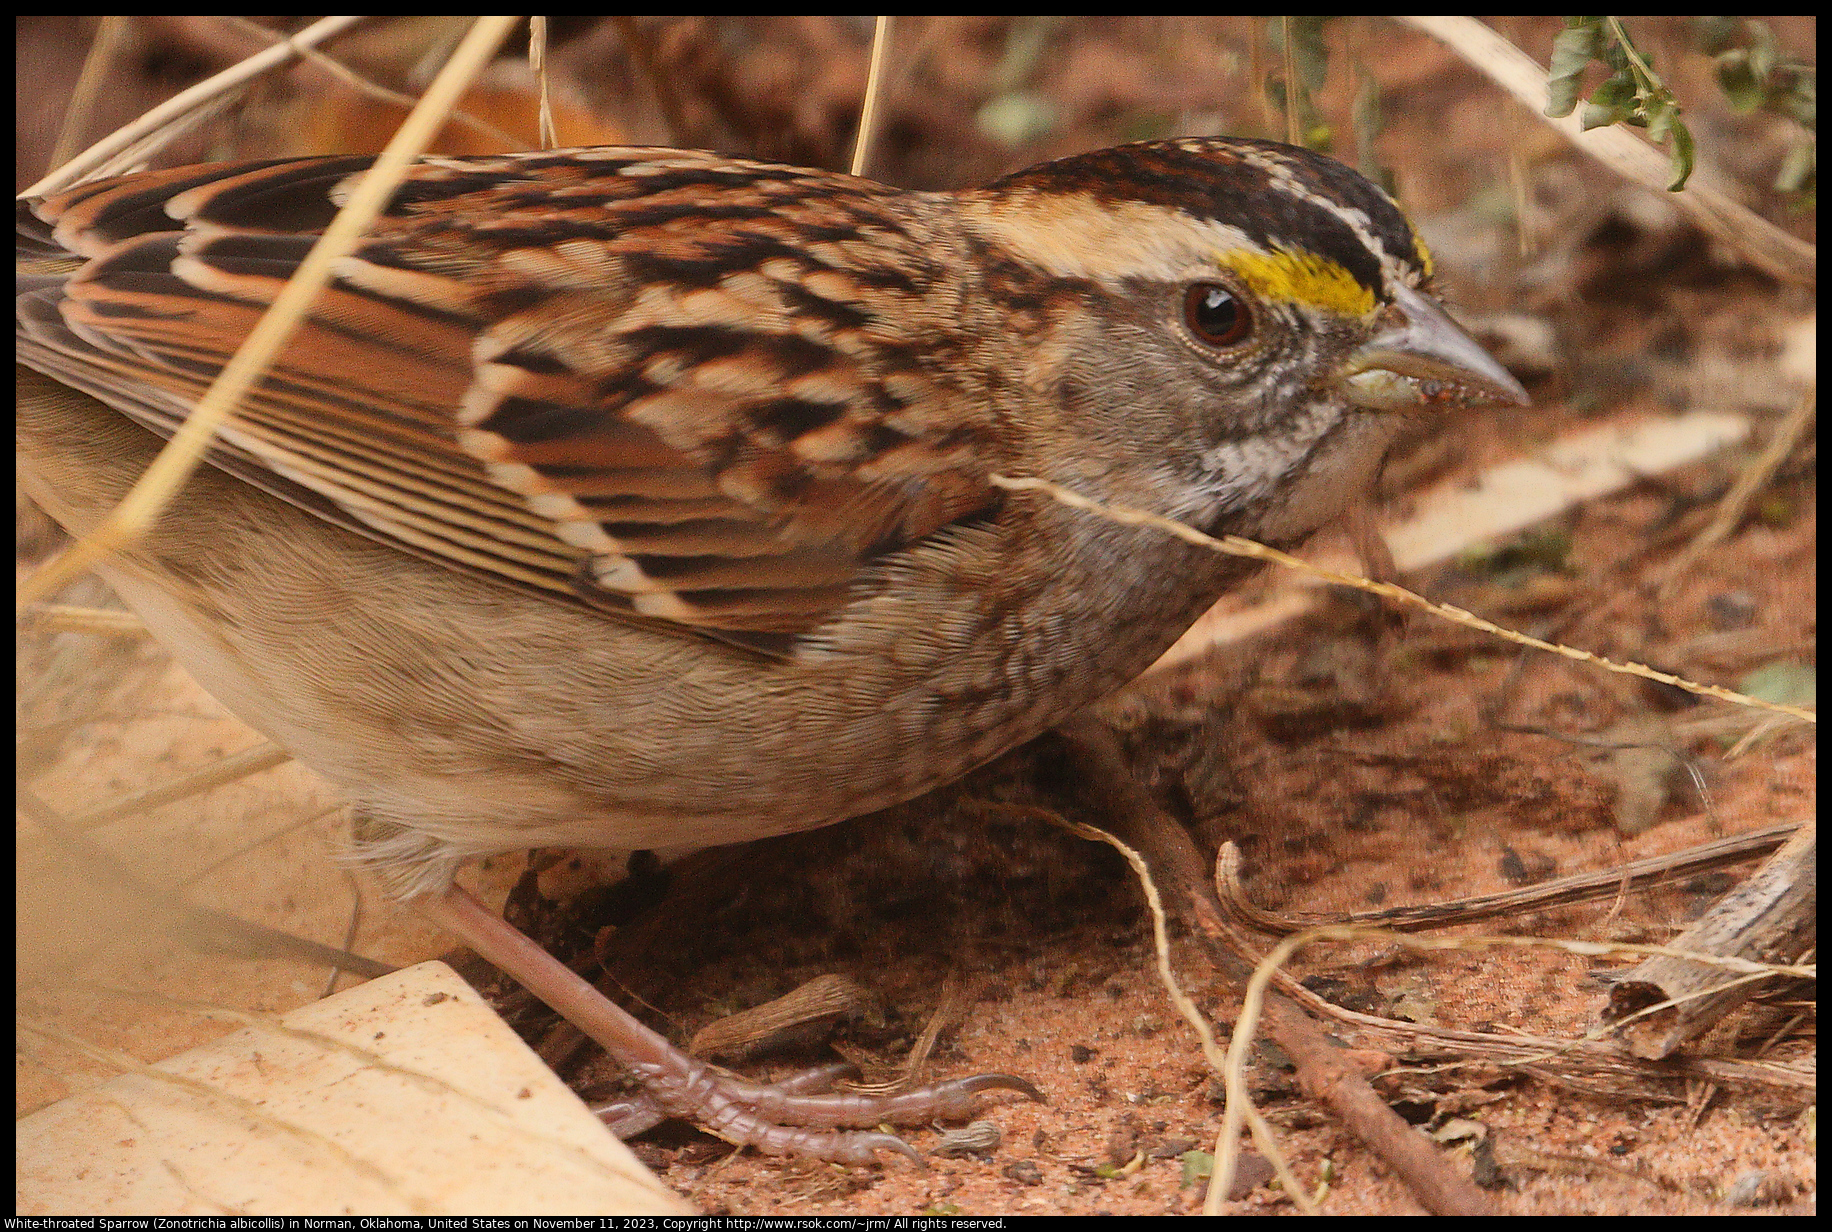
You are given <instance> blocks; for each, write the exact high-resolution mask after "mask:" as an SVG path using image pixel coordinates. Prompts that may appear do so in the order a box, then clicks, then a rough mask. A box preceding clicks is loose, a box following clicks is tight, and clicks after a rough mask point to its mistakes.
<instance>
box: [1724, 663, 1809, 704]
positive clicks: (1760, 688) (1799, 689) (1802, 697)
mask: <svg viewBox="0 0 1832 1232" xmlns="http://www.w3.org/2000/svg"><path fill="white" fill-rule="evenodd" d="M1817 677H1818V673H1817V671H1816V669H1815V668H1813V667H1811V666H1809V665H1808V664H1805V663H1801V662H1799V661H1797V660H1793V659H1784V660H1782V661H1781V662H1778V663H1765V664H1763V665H1762V666H1761V667H1758V668H1757V669H1756V670H1755V671H1753V672H1750V673H1749V674H1748V675H1747V676H1745V677H1743V679H1741V680H1739V681H1737V692H1739V693H1747V694H1749V696H1751V697H1755V698H1760V699H1761V700H1763V701H1765V702H1776V703H1778V704H1780V705H1783V706H1811V705H1813V704H1814V701H1815V697H1816V694H1817V691H1818V685H1817Z"/></svg>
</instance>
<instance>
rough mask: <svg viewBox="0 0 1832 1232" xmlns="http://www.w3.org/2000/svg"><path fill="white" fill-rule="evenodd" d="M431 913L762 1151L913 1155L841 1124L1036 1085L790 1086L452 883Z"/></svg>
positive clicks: (694, 1112)
mask: <svg viewBox="0 0 1832 1232" xmlns="http://www.w3.org/2000/svg"><path fill="white" fill-rule="evenodd" d="M419 906H420V908H421V910H422V911H423V912H425V914H426V915H427V916H428V917H429V918H430V919H432V920H433V921H434V922H436V923H438V924H440V925H441V926H443V927H444V928H446V929H448V930H449V931H451V932H453V933H455V934H457V935H458V937H459V938H461V939H462V940H463V941H464V942H465V944H466V945H468V946H470V947H471V948H472V949H473V950H475V951H476V952H477V953H478V954H479V955H481V956H482V957H483V958H484V959H485V960H487V961H488V962H490V963H491V964H492V965H494V966H496V967H497V968H498V969H500V970H501V971H502V972H503V973H504V974H506V975H508V976H510V977H512V978H513V979H515V980H516V981H517V982H518V983H520V984H521V985H522V987H524V988H526V989H527V990H528V991H529V992H531V993H533V994H534V995H535V996H537V997H539V998H540V999H541V1000H542V1001H545V1002H546V1003H547V1004H548V1005H549V1006H551V1007H552V1008H553V1009H554V1010H555V1011H557V1012H558V1013H559V1014H561V1015H562V1016H563V1017H565V1018H566V1019H567V1020H568V1021H569V1022H571V1023H572V1024H573V1025H574V1026H576V1027H578V1028H579V1029H580V1030H581V1031H583V1032H585V1033H586V1034H587V1035H589V1036H591V1037H592V1038H593V1039H595V1040H597V1041H598V1043H599V1044H601V1045H603V1047H604V1050H605V1051H606V1052H608V1053H610V1055H611V1056H612V1058H614V1059H615V1060H616V1061H617V1063H618V1064H620V1065H622V1066H624V1067H625V1068H626V1069H628V1070H629V1071H630V1072H631V1073H633V1074H634V1075H636V1078H637V1080H638V1081H640V1082H641V1083H642V1085H643V1087H644V1089H645V1090H646V1091H647V1092H648V1094H649V1095H650V1097H651V1098H653V1099H654V1101H655V1103H656V1104H657V1106H659V1107H660V1108H661V1109H662V1110H663V1111H664V1112H666V1113H668V1115H670V1116H676V1117H680V1118H682V1119H684V1120H688V1121H691V1122H693V1123H694V1124H696V1125H698V1126H699V1127H701V1128H702V1129H704V1130H706V1131H707V1132H708V1133H712V1134H716V1135H717V1136H719V1137H721V1138H724V1139H725V1140H726V1141H728V1142H735V1143H737V1144H739V1145H741V1146H753V1147H756V1148H757V1149H758V1150H759V1151H762V1152H763V1153H764V1154H766V1155H799V1156H804V1157H811V1158H815V1159H824V1160H829V1161H832V1162H834V1163H847V1164H863V1163H870V1162H871V1161H872V1159H873V1158H874V1156H875V1153H876V1152H878V1151H881V1150H885V1151H898V1152H900V1153H902V1154H905V1155H908V1156H909V1157H910V1158H911V1159H914V1160H916V1161H917V1162H918V1163H921V1162H922V1157H921V1156H919V1155H918V1154H917V1153H916V1151H915V1149H914V1148H912V1147H911V1146H910V1145H909V1144H908V1143H906V1142H904V1141H903V1140H902V1139H901V1138H897V1137H894V1136H892V1135H890V1134H885V1133H875V1132H861V1131H859V1130H857V1129H848V1128H843V1127H848V1126H863V1125H878V1124H882V1123H886V1122H888V1123H890V1124H893V1125H913V1124H921V1123H923V1122H926V1121H932V1120H936V1119H939V1118H944V1117H962V1116H967V1115H970V1114H971V1113H972V1112H973V1110H974V1107H975V1096H977V1095H978V1094H979V1093H980V1092H982V1091H990V1090H998V1089H1005V1090H1012V1091H1022V1092H1023V1093H1024V1094H1026V1095H1028V1096H1030V1097H1031V1098H1032V1099H1035V1100H1038V1101H1041V1100H1042V1099H1043V1096H1042V1094H1041V1093H1040V1092H1039V1091H1038V1090H1037V1089H1036V1088H1035V1087H1033V1086H1032V1085H1031V1084H1030V1083H1028V1082H1026V1081H1024V1079H1022V1078H1016V1077H1013V1076H1012V1075H1009V1074H976V1075H974V1076H973V1077H971V1078H957V1079H954V1080H952V1081H950V1082H943V1083H938V1084H936V1085H935V1086H931V1087H924V1088H922V1089H920V1090H916V1091H905V1092H903V1093H901V1094H897V1095H885V1096H868V1095H851V1094H824V1095H809V1094H799V1093H797V1092H796V1091H795V1090H793V1089H792V1088H791V1089H784V1088H781V1087H774V1086H768V1085H763V1084H759V1083H753V1082H745V1081H743V1080H742V1079H738V1078H733V1077H731V1076H729V1075H726V1074H721V1073H719V1072H717V1071H715V1070H714V1069H713V1068H712V1067H711V1066H709V1065H707V1064H706V1063H705V1062H703V1061H700V1060H697V1059H696V1058H694V1057H690V1056H688V1055H687V1054H686V1053H684V1052H681V1051H680V1050H679V1049H677V1048H675V1047H674V1046H673V1045H671V1044H670V1043H669V1042H668V1041H667V1040H665V1039H663V1038H662V1037H661V1036H660V1035H658V1034H656V1033H655V1032H654V1031H651V1030H650V1029H649V1028H648V1027H645V1026H644V1025H643V1024H642V1023H640V1022H638V1021H637V1020H636V1019H635V1018H632V1017H631V1016H630V1015H629V1014H628V1013H626V1012H625V1011H624V1010H622V1009H621V1008H619V1007H618V1006H617V1005H616V1004H614V1003H613V1002H612V1001H610V1000H609V999H608V998H607V997H605V996H604V994H603V993H601V992H599V991H598V990H597V989H596V988H594V987H592V985H591V984H590V983H588V982H587V981H586V980H584V979H581V978H580V977H579V976H578V975H576V974H575V973H574V972H573V971H571V970H570V969H569V968H568V967H567V966H566V965H565V964H564V963H562V962H560V961H559V960H558V959H556V958H555V957H554V956H553V955H551V954H549V953H548V952H547V951H546V950H544V949H542V948H541V947H540V946H538V945H536V944H535V943H534V942H533V941H532V940H530V939H529V938H528V937H527V936H526V935H525V934H523V933H522V932H521V931H520V930H519V929H517V928H515V927H514V926H513V925H511V924H510V923H508V921H506V920H504V919H503V918H502V917H501V916H498V915H497V914H495V913H494V912H492V911H490V910H489V909H488V908H486V907H485V906H484V905H483V904H482V903H480V902H478V901H477V899H476V898H474V897H473V896H472V895H471V893H470V892H469V891H467V890H465V889H463V888H461V887H459V886H453V887H451V888H450V889H448V890H446V891H445V892H444V893H443V894H441V895H438V896H436V897H429V898H426V899H422V900H420V903H419Z"/></svg>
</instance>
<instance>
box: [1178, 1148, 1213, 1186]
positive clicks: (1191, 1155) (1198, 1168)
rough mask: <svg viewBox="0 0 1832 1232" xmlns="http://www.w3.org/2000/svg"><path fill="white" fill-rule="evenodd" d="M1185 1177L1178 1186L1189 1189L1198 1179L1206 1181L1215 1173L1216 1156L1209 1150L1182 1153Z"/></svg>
mask: <svg viewBox="0 0 1832 1232" xmlns="http://www.w3.org/2000/svg"><path fill="white" fill-rule="evenodd" d="M1182 1160H1183V1179H1182V1180H1181V1181H1179V1182H1178V1183H1177V1188H1179V1189H1188V1188H1189V1187H1190V1186H1191V1185H1194V1184H1195V1183H1196V1182H1197V1181H1206V1180H1208V1179H1209V1178H1210V1177H1211V1176H1213V1175H1215V1157H1214V1156H1213V1155H1211V1154H1209V1153H1208V1152H1207V1151H1185V1152H1183V1155H1182Z"/></svg>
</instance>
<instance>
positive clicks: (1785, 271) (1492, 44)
mask: <svg viewBox="0 0 1832 1232" xmlns="http://www.w3.org/2000/svg"><path fill="white" fill-rule="evenodd" d="M1394 20H1396V21H1398V22H1400V23H1402V24H1404V25H1408V26H1411V27H1412V28H1413V29H1415V30H1418V31H1421V32H1423V33H1425V34H1429V35H1431V36H1432V37H1433V38H1435V39H1437V40H1438V41H1439V42H1442V43H1443V44H1444V45H1445V46H1447V47H1449V48H1450V49H1451V50H1452V51H1454V52H1456V53H1457V54H1458V55H1460V56H1462V57H1463V58H1464V59H1465V60H1467V61H1469V63H1470V64H1472V65H1474V66H1475V67H1476V68H1477V69H1479V70H1481V71H1482V72H1483V73H1486V74H1487V75H1488V77H1489V78H1490V80H1492V81H1494V82H1495V83H1496V84H1497V85H1499V86H1500V87H1501V88H1502V89H1504V90H1506V91H1507V92H1508V93H1510V94H1512V95H1513V96H1514V97H1515V98H1516V99H1518V100H1519V101H1520V102H1521V103H1522V104H1523V105H1524V106H1525V107H1526V108H1527V110H1529V111H1531V112H1532V113H1533V114H1534V115H1536V116H1538V117H1539V119H1540V121H1541V122H1542V123H1545V124H1549V125H1551V126H1552V127H1553V128H1554V129H1556V130H1557V131H1558V132H1559V133H1560V134H1561V135H1562V136H1563V137H1564V138H1565V139H1566V140H1567V141H1569V142H1571V144H1572V145H1575V146H1576V147H1577V148H1578V149H1580V150H1582V151H1584V152H1585V153H1586V154H1588V155H1590V156H1591V157H1592V158H1594V159H1596V160H1597V161H1598V162H1600V163H1602V164H1603V165H1604V166H1606V167H1608V168H1610V169H1611V170H1612V171H1614V172H1615V173H1616V174H1618V175H1620V176H1622V177H1623V178H1624V179H1626V180H1628V181H1629V182H1630V183H1633V184H1638V185H1640V186H1641V187H1642V188H1646V189H1648V190H1649V191H1650V192H1658V193H1659V194H1660V195H1661V196H1662V197H1664V198H1665V199H1666V200H1668V201H1671V202H1672V203H1673V205H1674V207H1675V208H1677V209H1678V210H1679V211H1680V212H1681V213H1683V214H1685V215H1686V216H1687V217H1689V218H1690V219H1692V221H1693V222H1695V223H1697V224H1698V225H1699V226H1700V227H1701V228H1703V229H1704V230H1705V231H1706V232H1707V233H1709V234H1710V235H1711V236H1713V237H1714V238H1716V239H1718V240H1721V241H1722V242H1724V243H1725V244H1728V245H1730V246H1731V247H1732V248H1734V249H1736V250H1737V251H1738V252H1740V253H1742V254H1743V255H1744V256H1745V257H1747V258H1748V259H1749V261H1750V263H1751V264H1753V265H1755V266H1756V267H1757V268H1759V269H1762V270H1764V271H1766V272H1767V273H1769V274H1770V275H1772V276H1774V277H1776V278H1779V279H1781V280H1782V281H1783V282H1791V283H1794V284H1796V285H1799V286H1807V287H1810V286H1813V285H1815V284H1816V283H1817V282H1818V280H1819V257H1818V251H1817V249H1816V248H1815V247H1814V246H1813V245H1812V244H1809V243H1807V242H1806V241H1805V240H1801V239H1797V238H1796V237H1794V236H1792V235H1789V234H1788V233H1787V232H1786V231H1783V230H1781V228H1779V227H1777V226H1775V225H1773V224H1772V223H1770V222H1768V220H1766V219H1764V218H1763V217H1761V216H1760V215H1758V214H1756V213H1755V212H1753V211H1751V210H1748V209H1746V208H1744V207H1743V206H1741V205H1739V204H1738V203H1737V202H1735V201H1733V200H1731V199H1730V198H1729V197H1728V196H1726V195H1724V194H1723V193H1721V192H1718V191H1717V190H1716V189H1713V188H1711V187H1710V186H1709V185H1706V184H1702V183H1699V182H1698V181H1697V180H1694V181H1693V182H1692V183H1691V184H1690V185H1688V186H1687V188H1686V190H1685V191H1684V192H1677V193H1670V192H1667V191H1666V183H1667V178H1668V175H1669V169H1668V166H1667V157H1666V155H1664V154H1662V153H1661V152H1660V151H1659V150H1657V149H1655V148H1654V147H1653V146H1651V145H1649V144H1648V143H1647V142H1645V141H1642V140H1641V139H1640V138H1639V137H1636V136H1635V135H1634V134H1632V133H1630V132H1628V131H1627V130H1626V129H1624V128H1622V127H1621V126H1620V125H1613V124H1612V125H1607V126H1605V127H1603V128H1593V129H1591V130H1590V131H1588V132H1586V131H1585V130H1584V123H1583V118H1582V116H1581V115H1579V114H1578V113H1576V112H1573V113H1572V114H1571V115H1568V116H1564V117H1561V118H1557V119H1555V118H1553V117H1551V116H1548V115H1547V114H1546V103H1547V100H1548V98H1549V97H1550V95H1549V91H1548V89H1547V86H1546V80H1547V79H1546V70H1545V69H1543V68H1541V67H1540V66H1539V65H1538V64H1536V63H1534V62H1533V59H1532V57H1530V56H1528V55H1527V54H1526V53H1525V52H1523V51H1521V50H1520V49H1519V48H1518V47H1516V46H1514V45H1513V44H1512V43H1510V42H1508V40H1507V39H1505V38H1503V37H1501V35H1499V34H1497V33H1495V31H1493V30H1491V29H1489V28H1488V27H1487V26H1485V25H1483V24H1482V23H1481V22H1479V21H1477V20H1476V19H1475V18H1474V17H1455V16H1449V17H1397V18H1395V19H1394Z"/></svg>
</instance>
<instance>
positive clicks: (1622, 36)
mask: <svg viewBox="0 0 1832 1232" xmlns="http://www.w3.org/2000/svg"><path fill="white" fill-rule="evenodd" d="M1593 62H1595V63H1600V64H1603V65H1604V66H1605V67H1607V68H1608V69H1609V76H1607V77H1605V78H1604V79H1603V81H1602V83H1601V84H1600V85H1598V86H1597V88H1596V89H1595V90H1592V91H1591V93H1590V97H1589V98H1588V99H1582V101H1583V103H1584V112H1583V115H1582V117H1581V120H1582V122H1583V125H1584V128H1585V129H1586V130H1589V129H1593V128H1602V127H1603V126H1604V125H1605V124H1632V125H1634V126H1635V127H1636V128H1645V129H1647V130H1648V137H1649V138H1650V139H1651V140H1653V141H1654V142H1655V143H1657V144H1659V145H1664V146H1667V147H1668V151H1667V152H1668V158H1669V164H1670V166H1671V167H1672V175H1671V177H1670V178H1669V179H1668V181H1667V191H1668V192H1678V191H1679V190H1680V189H1682V188H1684V187H1685V186H1686V180H1687V178H1688V177H1690V176H1691V174H1692V168H1693V166H1694V165H1695V163H1696V155H1695V151H1694V148H1693V144H1692V133H1691V130H1689V129H1688V128H1687V127H1686V126H1685V124H1684V122H1682V121H1681V120H1680V118H1679V111H1680V107H1679V100H1678V99H1676V98H1674V97H1673V92H1672V91H1671V90H1669V89H1667V87H1666V84H1665V83H1664V82H1662V81H1661V80H1660V78H1659V77H1658V76H1656V75H1655V73H1654V68H1653V64H1652V62H1651V59H1650V57H1648V56H1646V55H1643V54H1642V52H1641V51H1640V50H1639V49H1638V48H1637V47H1636V46H1635V45H1634V43H1633V42H1632V41H1630V39H1629V36H1628V31H1627V30H1626V29H1624V28H1623V25H1622V21H1621V19H1620V18H1617V17H1567V18H1565V29H1564V30H1562V31H1560V32H1559V35H1558V38H1556V39H1555V40H1553V44H1552V67H1551V80H1550V81H1549V82H1548V83H1547V84H1548V86H1549V88H1550V90H1551V98H1550V100H1549V101H1548V102H1547V103H1546V114H1547V115H1549V116H1552V117H1554V118H1557V117H1560V116H1568V115H1570V114H1571V113H1572V112H1573V111H1574V110H1576V109H1577V105H1578V103H1579V101H1580V99H1581V90H1582V87H1583V84H1584V72H1585V70H1586V69H1588V68H1589V67H1590V65H1591V64H1592V63H1593Z"/></svg>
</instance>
